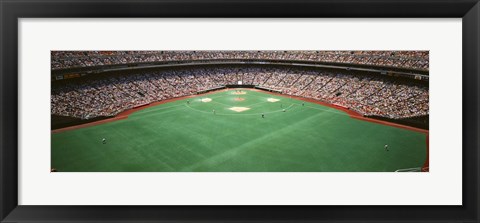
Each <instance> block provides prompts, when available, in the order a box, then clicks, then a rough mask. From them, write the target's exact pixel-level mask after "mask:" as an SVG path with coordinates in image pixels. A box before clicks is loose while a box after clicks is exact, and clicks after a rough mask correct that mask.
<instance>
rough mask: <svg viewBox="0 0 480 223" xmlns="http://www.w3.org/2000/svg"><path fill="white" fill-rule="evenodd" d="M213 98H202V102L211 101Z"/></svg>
mask: <svg viewBox="0 0 480 223" xmlns="http://www.w3.org/2000/svg"><path fill="white" fill-rule="evenodd" d="M211 101H212V99H211V98H202V102H211Z"/></svg>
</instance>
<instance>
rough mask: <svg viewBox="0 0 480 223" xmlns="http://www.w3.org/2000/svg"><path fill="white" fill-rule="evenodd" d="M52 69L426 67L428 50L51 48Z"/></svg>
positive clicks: (427, 64) (420, 68)
mask: <svg viewBox="0 0 480 223" xmlns="http://www.w3.org/2000/svg"><path fill="white" fill-rule="evenodd" d="M51 56H52V62H51V69H52V70H59V69H67V68H76V67H95V66H103V65H112V64H135V63H151V62H168V61H197V60H233V59H236V60H280V61H281V60H285V61H311V62H326V63H340V64H357V65H373V66H383V67H392V68H408V69H418V70H428V67H429V53H428V51H52V53H51Z"/></svg>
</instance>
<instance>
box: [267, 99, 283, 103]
mask: <svg viewBox="0 0 480 223" xmlns="http://www.w3.org/2000/svg"><path fill="white" fill-rule="evenodd" d="M267 101H269V102H277V101H280V99H276V98H269V99H267Z"/></svg>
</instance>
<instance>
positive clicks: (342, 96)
mask: <svg viewBox="0 0 480 223" xmlns="http://www.w3.org/2000/svg"><path fill="white" fill-rule="evenodd" d="M282 52H283V51H282ZM282 52H271V53H266V52H259V54H260V55H262V56H263V55H264V56H268V57H282V58H289V56H291V55H295V54H289V53H282ZM289 52H290V51H289ZM341 52H343V53H344V51H341ZM216 53H219V54H221V52H216ZM160 55H164V56H162V57H160V58H161V59H176V60H177V59H182V58H188V59H192V58H193V59H195V58H204V57H206V55H208V54H206V55H204V53H199V54H196V53H188V52H181V53H179V55H177V56H172V55H171V54H170V53H168V52H167V53H165V52H164V53H158V52H151V51H145V52H143V51H142V52H141V53H140V52H126V51H124V52H117V51H115V52H110V53H108V52H64V51H59V52H54V53H52V56H53V58H54V59H53V60H52V69H59V68H63V67H69V66H70V67H71V66H96V65H99V64H105V63H113V62H114V63H117V62H120V63H129V62H132V61H136V60H155V59H158V58H159V57H158V56H160ZM221 55H223V54H221ZM307 55H308V54H307ZM320 55H321V56H319V54H315V53H312V54H311V55H310V56H304V58H301V59H319V58H322V59H325V60H326V59H330V60H332V58H333V57H335V58H336V59H339V58H341V59H342V60H358V61H359V62H361V63H379V61H381V63H384V64H390V65H392V66H414V65H415V64H417V65H419V64H422V65H421V66H422V67H425V66H424V65H425V64H426V67H427V68H428V59H427V60H426V62H425V61H424V59H422V58H425V53H424V52H408V53H398V52H395V53H387V51H381V52H374V53H372V52H368V51H360V52H357V51H355V53H353V54H350V53H349V54H348V55H344V54H341V53H337V52H336V51H332V52H331V53H322V54H320ZM366 55H368V56H366ZM223 56H225V57H230V56H238V57H240V56H242V57H253V56H258V55H257V54H252V53H248V52H247V53H245V54H244V55H243V54H241V55H237V54H236V53H235V54H234V53H230V52H229V53H226V54H224V55H223ZM367 57H368V59H366V58H367ZM380 57H381V58H383V59H378V58H380ZM59 58H64V59H59ZM359 58H363V59H359ZM374 58H377V59H378V60H377V59H374ZM388 58H400V59H388ZM410 58H416V60H417V61H416V62H412V61H411V60H412V59H410ZM427 58H428V53H427ZM399 61H403V62H402V63H400V62H399ZM420 61H422V62H420ZM238 81H242V83H243V84H245V85H254V86H257V87H263V88H268V89H274V90H277V91H280V92H282V93H283V94H287V95H294V96H300V97H305V98H312V99H316V100H320V101H323V102H327V103H330V104H335V105H339V106H343V107H346V108H349V109H351V110H354V111H356V112H358V113H360V114H363V115H364V116H378V117H385V118H389V119H405V118H415V117H419V116H426V115H428V113H429V104H428V102H429V92H428V85H426V84H421V83H418V82H415V81H406V80H404V79H401V78H395V77H389V76H382V75H378V74H369V73H368V72H358V71H347V70H335V69H314V68H301V67H294V66H291V67H288V66H283V67H282V66H268V65H263V66H261V65H243V66H194V67H173V68H162V69H142V70H135V71H128V72H109V73H106V74H96V75H89V76H88V77H85V78H73V79H69V80H63V81H58V82H53V83H52V91H51V93H52V94H51V113H52V115H57V116H67V117H74V118H80V119H93V118H96V117H102V116H114V115H116V114H118V113H120V112H122V111H125V110H128V109H131V108H134V107H138V106H142V105H145V104H148V103H152V102H156V101H162V100H165V99H170V98H176V97H181V96H187V95H192V94H196V93H197V92H202V91H206V90H208V89H215V88H219V87H223V86H227V85H236V84H237V83H238Z"/></svg>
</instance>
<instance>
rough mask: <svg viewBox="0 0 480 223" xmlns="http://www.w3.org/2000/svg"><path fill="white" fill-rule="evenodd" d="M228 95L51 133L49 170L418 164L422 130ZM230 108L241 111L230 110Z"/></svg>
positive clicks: (364, 168) (287, 101) (351, 168)
mask: <svg viewBox="0 0 480 223" xmlns="http://www.w3.org/2000/svg"><path fill="white" fill-rule="evenodd" d="M234 92H235V90H229V91H222V92H217V93H213V94H208V95H205V96H197V97H193V98H189V99H184V100H178V101H174V102H170V103H165V104H161V105H158V106H154V107H149V108H146V109H144V110H141V111H138V112H135V113H133V114H131V115H130V116H129V117H128V119H124V120H118V121H114V122H109V123H105V124H100V125H96V126H92V127H85V128H80V129H76V130H69V131H65V132H61V133H52V135H51V136H52V138H51V139H52V150H51V152H52V153H51V158H52V160H51V163H52V168H55V169H57V171H59V172H64V171H67V172H69V171H71V172H91V171H95V172H97V171H100V172H109V171H121V172H129V171H142V172H149V171H161V172H270V171H274V172H278V171H280V172H324V171H327V172H343V171H346V172H358V171H361V172H374V171H375V172H376V171H395V170H398V169H405V168H414V167H421V166H423V164H424V162H425V159H426V157H427V150H426V147H427V145H426V135H425V133H420V132H415V131H411V130H406V129H402V128H397V127H391V126H387V125H382V124H376V123H372V122H367V121H362V120H357V119H354V118H351V117H349V115H348V114H346V113H344V112H342V111H340V110H336V109H334V108H330V107H325V106H321V105H318V104H314V103H308V102H305V104H304V106H303V105H302V102H303V101H300V100H296V99H291V98H289V97H287V96H276V95H271V94H267V93H263V92H256V91H248V90H244V92H246V94H244V95H234V94H232V93H234ZM237 98H243V100H242V101H239V100H238V99H237ZM269 98H270V100H271V99H277V100H278V101H276V102H270V101H269V100H268V99H269ZM208 99H211V101H209V102H202V100H204V101H208ZM187 100H189V103H187ZM240 100H241V99H240ZM271 101H272V100H271ZM232 107H244V108H249V109H248V110H245V111H242V112H237V111H232V110H231V109H230V108H232ZM283 109H286V111H285V112H283ZM213 110H215V113H216V114H213ZM262 113H264V114H265V118H262V117H261V114H262ZM102 138H106V139H107V143H106V144H103V143H102ZM385 144H388V146H389V147H388V148H389V151H385V150H384V145H385Z"/></svg>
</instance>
